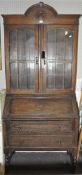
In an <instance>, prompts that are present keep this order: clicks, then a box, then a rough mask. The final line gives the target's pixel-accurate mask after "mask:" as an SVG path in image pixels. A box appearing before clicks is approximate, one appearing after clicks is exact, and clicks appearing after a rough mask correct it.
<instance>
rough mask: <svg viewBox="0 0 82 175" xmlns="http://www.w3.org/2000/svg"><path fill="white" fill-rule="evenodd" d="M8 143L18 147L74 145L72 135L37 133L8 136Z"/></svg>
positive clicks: (68, 146) (62, 146)
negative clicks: (37, 134)
mask: <svg viewBox="0 0 82 175" xmlns="http://www.w3.org/2000/svg"><path fill="white" fill-rule="evenodd" d="M9 145H10V146H14V147H19V148H23V147H26V148H29V147H30V148H57V149H60V150H61V148H63V149H65V148H70V147H74V146H76V145H75V141H74V137H73V136H71V135H67V136H64V135H60V136H57V135H51V136H50V135H39V136H36V135H34V136H28V135H27V136H22V135H21V136H19V135H18V136H17V135H16V136H15V135H13V136H12V137H10V138H9Z"/></svg>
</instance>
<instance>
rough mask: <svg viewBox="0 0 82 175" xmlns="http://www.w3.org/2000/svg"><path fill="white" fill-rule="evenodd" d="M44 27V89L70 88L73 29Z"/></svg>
mask: <svg viewBox="0 0 82 175" xmlns="http://www.w3.org/2000/svg"><path fill="white" fill-rule="evenodd" d="M45 27H46V33H45V37H46V40H45V41H46V43H45V45H46V46H45V52H46V66H45V71H46V73H45V77H46V82H45V83H46V84H45V87H46V89H49V90H50V89H51V90H52V89H71V88H72V58H73V31H70V30H67V29H61V28H55V26H52V25H51V26H45Z"/></svg>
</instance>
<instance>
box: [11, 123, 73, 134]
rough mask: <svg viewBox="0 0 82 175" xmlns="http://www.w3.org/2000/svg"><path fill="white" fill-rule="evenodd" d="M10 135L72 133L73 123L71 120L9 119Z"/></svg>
mask: <svg viewBox="0 0 82 175" xmlns="http://www.w3.org/2000/svg"><path fill="white" fill-rule="evenodd" d="M8 128H9V133H10V135H11V136H12V135H19V136H21V135H22V136H27V135H55V134H60V133H66V134H67V133H72V131H73V124H72V121H71V120H66V121H63V120H62V121H59V120H55V121H22V120H20V121H18V120H17V121H16V120H13V121H9V123H8Z"/></svg>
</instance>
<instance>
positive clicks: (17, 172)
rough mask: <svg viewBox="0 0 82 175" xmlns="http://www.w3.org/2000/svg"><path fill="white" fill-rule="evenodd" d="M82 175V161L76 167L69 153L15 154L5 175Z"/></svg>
mask: <svg viewBox="0 0 82 175" xmlns="http://www.w3.org/2000/svg"><path fill="white" fill-rule="evenodd" d="M54 174H82V159H81V158H80V161H79V162H78V163H77V164H76V166H74V164H73V162H72V159H71V158H70V156H69V155H68V154H67V153H15V155H14V156H13V157H12V160H11V163H10V166H9V167H6V173H5V175H54Z"/></svg>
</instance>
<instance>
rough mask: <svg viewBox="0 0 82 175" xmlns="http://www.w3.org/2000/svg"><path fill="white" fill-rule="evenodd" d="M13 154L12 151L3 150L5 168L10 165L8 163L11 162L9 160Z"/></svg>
mask: <svg viewBox="0 0 82 175" xmlns="http://www.w3.org/2000/svg"><path fill="white" fill-rule="evenodd" d="M14 152H15V151H14V150H5V164H6V165H7V166H9V165H10V161H11V158H12V156H13V154H14Z"/></svg>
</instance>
